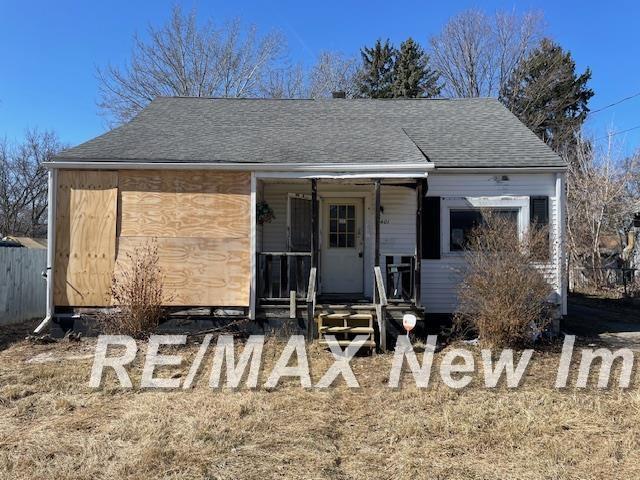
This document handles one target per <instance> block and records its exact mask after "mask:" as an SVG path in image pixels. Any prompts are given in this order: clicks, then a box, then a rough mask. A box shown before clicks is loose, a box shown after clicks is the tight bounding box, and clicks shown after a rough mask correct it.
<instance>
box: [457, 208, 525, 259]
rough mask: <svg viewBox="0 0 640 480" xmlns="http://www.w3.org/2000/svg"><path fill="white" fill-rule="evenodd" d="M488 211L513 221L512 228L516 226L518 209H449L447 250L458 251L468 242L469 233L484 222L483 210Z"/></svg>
mask: <svg viewBox="0 0 640 480" xmlns="http://www.w3.org/2000/svg"><path fill="white" fill-rule="evenodd" d="M487 211H489V212H490V213H491V215H495V216H496V217H503V218H506V219H508V220H511V221H512V222H513V228H517V226H518V223H517V222H518V209H517V208H508V209H494V208H489V209H485V210H477V209H468V210H457V209H456V210H450V211H449V251H451V252H460V251H462V250H464V249H465V248H466V246H467V244H468V243H469V239H470V237H471V233H472V232H473V230H474V229H475V228H478V227H480V226H481V225H483V224H484V218H483V212H487Z"/></svg>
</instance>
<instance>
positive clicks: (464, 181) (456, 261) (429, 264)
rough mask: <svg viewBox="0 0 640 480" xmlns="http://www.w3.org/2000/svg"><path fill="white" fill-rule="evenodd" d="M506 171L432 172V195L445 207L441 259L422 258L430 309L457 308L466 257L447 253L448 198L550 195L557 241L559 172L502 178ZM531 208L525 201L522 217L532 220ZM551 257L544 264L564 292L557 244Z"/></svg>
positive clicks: (425, 302)
mask: <svg viewBox="0 0 640 480" xmlns="http://www.w3.org/2000/svg"><path fill="white" fill-rule="evenodd" d="M501 177H502V175H489V174H485V175H483V174H463V175H461V174H458V175H456V174H437V173H432V174H429V191H428V195H429V196H439V197H441V198H442V200H441V202H442V205H443V207H442V208H443V210H442V212H441V215H442V218H441V219H440V224H441V246H440V248H441V252H443V253H442V256H441V258H440V259H439V260H423V261H422V304H423V306H424V307H425V308H426V310H427V312H431V313H452V312H453V311H455V309H456V306H457V302H458V298H457V287H458V284H459V282H460V278H461V272H462V268H463V267H464V261H463V258H462V256H461V255H455V254H453V255H452V254H447V253H444V252H446V251H447V249H448V248H447V247H448V246H447V245H446V244H445V243H444V240H443V239H444V237H445V235H444V226H445V225H446V224H448V222H446V221H445V218H444V208H445V207H444V205H446V204H447V201H448V200H450V199H451V200H452V201H453V199H460V198H464V197H488V199H487V202H489V203H493V202H495V203H498V204H499V203H500V199H501V198H502V197H529V196H532V195H533V196H537V195H539V196H548V197H549V226H550V230H551V234H552V237H551V244H552V245H556V242H555V235H554V232H555V231H556V228H555V225H557V223H556V222H557V205H558V199H557V198H556V197H555V195H556V189H555V182H556V180H555V174H551V173H541V174H510V175H508V177H509V180H508V181H507V180H505V181H503V180H501ZM491 197H493V198H491ZM528 212H529V208H528V205H526V207H525V206H524V204H523V208H522V211H521V213H520V215H521V220H523V221H525V222H526V221H528V220H529V217H528V215H529V213H528ZM554 250H555V251H554V254H553V255H552V257H551V259H552V260H551V261H550V262H549V263H546V264H541V265H540V268H541V269H542V270H543V271H544V272H545V274H546V276H547V278H548V279H549V281H550V282H551V283H552V285H553V286H554V289H555V290H556V291H557V292H558V294H559V292H560V288H559V280H558V268H557V261H558V255H557V248H554Z"/></svg>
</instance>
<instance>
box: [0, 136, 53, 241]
mask: <svg viewBox="0 0 640 480" xmlns="http://www.w3.org/2000/svg"><path fill="white" fill-rule="evenodd" d="M61 149H62V144H61V143H60V141H59V140H58V137H57V135H56V134H55V133H54V132H39V131H38V130H28V131H27V132H26V134H25V138H24V140H23V141H22V142H21V143H19V144H17V145H10V144H9V143H8V142H7V141H6V140H4V141H2V142H1V143H0V236H2V235H28V236H36V237H39V236H44V235H45V233H46V213H47V172H46V169H45V168H44V167H43V166H42V163H43V162H46V161H48V160H50V159H51V158H52V157H53V156H54V155H55V154H56V153H57V152H58V151H60V150H61Z"/></svg>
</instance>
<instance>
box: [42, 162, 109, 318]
mask: <svg viewBox="0 0 640 480" xmlns="http://www.w3.org/2000/svg"><path fill="white" fill-rule="evenodd" d="M117 187H118V174H117V172H109V171H73V170H62V171H60V172H59V173H58V192H57V203H56V255H55V272H54V302H55V304H56V305H58V306H104V305H108V304H109V303H110V295H109V290H110V285H111V278H112V274H113V268H114V264H115V244H116V217H117Z"/></svg>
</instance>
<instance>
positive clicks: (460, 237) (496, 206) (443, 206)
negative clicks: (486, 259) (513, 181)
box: [440, 196, 529, 255]
mask: <svg viewBox="0 0 640 480" xmlns="http://www.w3.org/2000/svg"><path fill="white" fill-rule="evenodd" d="M483 211H490V212H492V213H493V214H495V215H505V216H507V217H508V218H511V219H513V221H514V222H513V223H514V228H517V231H518V235H519V236H520V237H521V238H523V234H524V232H526V230H527V228H528V224H529V197H519V196H501V197H442V198H441V202H440V212H441V213H440V217H441V224H442V231H441V249H442V253H443V254H448V255H460V254H461V253H462V251H463V250H464V248H465V246H466V245H467V242H468V240H469V236H470V234H471V232H472V231H473V229H474V228H476V227H478V226H480V225H482V223H483V218H482V212H483ZM525 220H526V221H525Z"/></svg>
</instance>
